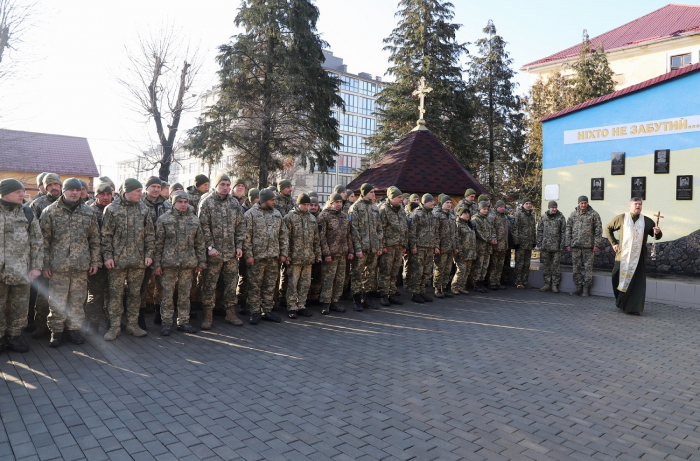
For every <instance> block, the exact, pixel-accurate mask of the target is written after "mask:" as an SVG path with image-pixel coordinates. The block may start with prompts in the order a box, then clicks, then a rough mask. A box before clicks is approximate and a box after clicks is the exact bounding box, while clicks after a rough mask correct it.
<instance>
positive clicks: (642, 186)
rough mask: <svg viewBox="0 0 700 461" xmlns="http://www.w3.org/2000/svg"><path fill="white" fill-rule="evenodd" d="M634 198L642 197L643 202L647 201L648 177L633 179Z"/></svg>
mask: <svg viewBox="0 0 700 461" xmlns="http://www.w3.org/2000/svg"><path fill="white" fill-rule="evenodd" d="M632 197H641V198H642V200H646V199H647V178H646V176H634V177H632V195H630V198H632Z"/></svg>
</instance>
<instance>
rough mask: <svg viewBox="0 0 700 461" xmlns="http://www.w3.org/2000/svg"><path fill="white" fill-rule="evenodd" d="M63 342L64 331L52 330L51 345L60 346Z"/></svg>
mask: <svg viewBox="0 0 700 461" xmlns="http://www.w3.org/2000/svg"><path fill="white" fill-rule="evenodd" d="M62 344H63V332H62V331H58V332H53V331H52V332H51V340H50V341H49V347H59V346H60V345H62Z"/></svg>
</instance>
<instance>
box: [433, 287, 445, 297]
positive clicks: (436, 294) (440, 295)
mask: <svg viewBox="0 0 700 461" xmlns="http://www.w3.org/2000/svg"><path fill="white" fill-rule="evenodd" d="M435 297H436V298H437V299H444V298H445V295H444V294H443V293H442V291H441V290H439V289H438V288H436V289H435Z"/></svg>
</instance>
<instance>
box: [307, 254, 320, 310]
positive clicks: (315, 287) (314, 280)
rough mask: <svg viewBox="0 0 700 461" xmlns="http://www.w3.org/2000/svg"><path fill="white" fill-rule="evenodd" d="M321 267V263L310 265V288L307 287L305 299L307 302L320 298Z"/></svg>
mask: <svg viewBox="0 0 700 461" xmlns="http://www.w3.org/2000/svg"><path fill="white" fill-rule="evenodd" d="M321 267H323V263H313V264H312V265H311V286H309V295H308V296H307V297H306V299H308V300H311V301H316V300H318V299H319V298H320V297H321V284H322V283H323V279H322V275H321Z"/></svg>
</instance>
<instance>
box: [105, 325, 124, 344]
mask: <svg viewBox="0 0 700 461" xmlns="http://www.w3.org/2000/svg"><path fill="white" fill-rule="evenodd" d="M120 334H122V328H121V326H120V325H119V323H116V322H112V326H110V327H109V330H107V333H105V335H104V340H105V341H114V340H115V339H117V336H119V335H120Z"/></svg>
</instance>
